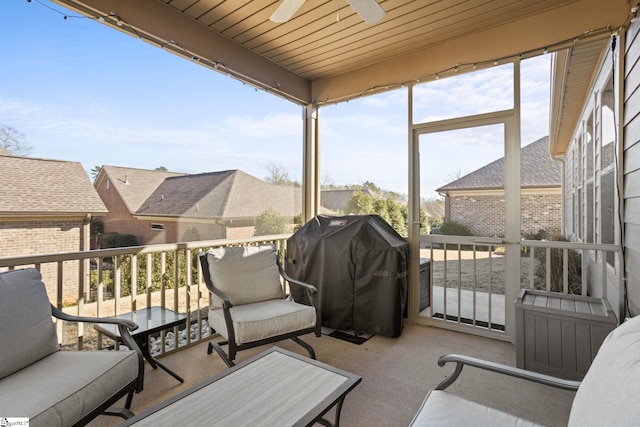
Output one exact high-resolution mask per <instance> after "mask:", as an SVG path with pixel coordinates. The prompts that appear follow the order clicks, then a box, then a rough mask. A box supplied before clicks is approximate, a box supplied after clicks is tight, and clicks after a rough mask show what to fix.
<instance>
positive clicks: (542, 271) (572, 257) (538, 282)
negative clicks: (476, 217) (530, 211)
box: [527, 230, 582, 295]
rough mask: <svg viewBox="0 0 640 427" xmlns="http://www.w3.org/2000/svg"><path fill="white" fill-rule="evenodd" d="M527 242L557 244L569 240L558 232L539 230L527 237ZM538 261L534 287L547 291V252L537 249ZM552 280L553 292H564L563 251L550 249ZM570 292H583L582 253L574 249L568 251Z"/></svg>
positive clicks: (536, 257)
mask: <svg viewBox="0 0 640 427" xmlns="http://www.w3.org/2000/svg"><path fill="white" fill-rule="evenodd" d="M527 240H548V241H556V242H568V241H569V240H568V239H567V238H566V237H564V236H563V235H561V234H560V233H559V232H558V231H556V230H539V231H538V232H537V233H534V234H530V235H528V236H527ZM534 257H535V259H536V261H537V262H536V264H537V265H536V269H535V273H534V274H535V278H534V281H533V283H534V286H535V287H536V289H542V290H544V289H546V286H547V285H546V280H545V279H546V274H547V267H546V265H547V251H546V250H545V249H544V248H536V250H535V252H534ZM549 260H550V269H549V271H550V275H551V277H550V279H551V291H552V292H563V285H562V280H563V278H562V276H563V250H562V249H554V248H552V249H550V254H549ZM567 261H568V267H567V270H568V271H567V272H568V291H569V293H570V294H577V295H579V294H580V293H581V292H582V257H581V255H580V253H579V252H578V251H576V250H574V249H569V250H568V256H567Z"/></svg>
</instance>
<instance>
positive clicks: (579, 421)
mask: <svg viewBox="0 0 640 427" xmlns="http://www.w3.org/2000/svg"><path fill="white" fill-rule="evenodd" d="M638 396H640V316H638V317H635V318H633V319H630V320H627V321H626V322H625V323H623V324H622V325H620V326H618V327H617V328H616V329H614V330H613V332H611V333H610V334H609V335H608V336H607V338H606V339H605V340H604V342H603V343H602V346H601V347H600V349H599V350H598V353H597V354H596V357H595V358H594V359H593V363H592V364H591V367H590V368H589V370H588V371H587V374H586V375H585V377H584V379H583V380H582V383H581V384H580V388H579V389H578V391H577V393H576V396H575V398H574V399H573V405H572V406H571V415H570V416H569V425H570V426H605V425H618V426H631V425H638V423H639V422H640V404H638Z"/></svg>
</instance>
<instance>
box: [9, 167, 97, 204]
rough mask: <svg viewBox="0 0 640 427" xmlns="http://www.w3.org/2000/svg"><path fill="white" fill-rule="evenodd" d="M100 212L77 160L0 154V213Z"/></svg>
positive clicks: (94, 193)
mask: <svg viewBox="0 0 640 427" xmlns="http://www.w3.org/2000/svg"><path fill="white" fill-rule="evenodd" d="M104 212H107V208H106V207H105V205H104V203H102V199H100V196H98V193H97V192H96V190H95V189H94V188H93V186H92V185H91V181H90V180H89V177H88V176H87V173H86V172H85V170H84V169H83V168H82V165H81V164H80V163H79V162H69V161H62V160H51V159H38V158H35V157H22V156H13V155H9V156H5V155H0V214H5V215H6V214H26V215H29V214H31V215H32V214H34V213H43V214H78V213H82V214H85V213H92V214H96V213H104Z"/></svg>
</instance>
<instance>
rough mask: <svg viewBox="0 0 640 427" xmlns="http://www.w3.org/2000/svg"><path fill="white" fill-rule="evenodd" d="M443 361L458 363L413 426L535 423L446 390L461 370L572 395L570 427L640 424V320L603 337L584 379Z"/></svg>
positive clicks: (467, 360) (450, 359)
mask: <svg viewBox="0 0 640 427" xmlns="http://www.w3.org/2000/svg"><path fill="white" fill-rule="evenodd" d="M447 363H455V364H456V367H455V370H454V372H453V374H452V375H451V376H450V377H449V378H446V379H445V380H444V381H443V382H441V383H440V384H439V385H438V386H436V388H435V390H432V391H431V392H429V394H428V395H427V397H426V398H425V400H424V402H423V403H422V407H421V408H420V410H419V411H418V413H417V414H416V416H415V418H414V419H413V421H412V422H411V426H415V427H418V426H419V427H424V426H456V427H460V426H471V425H474V426H479V425H483V426H484V425H486V426H515V425H518V426H529V425H537V424H535V423H532V422H530V421H527V420H524V419H522V418H519V417H517V416H515V415H512V414H509V413H506V412H503V411H498V410H496V409H492V408H489V407H487V406H484V405H480V404H478V403H475V402H471V401H468V400H466V399H463V398H460V397H457V396H455V395H453V394H451V393H448V392H446V391H445V389H446V388H447V387H448V386H450V385H451V384H452V383H453V382H454V381H456V379H457V378H458V376H459V375H460V373H461V371H462V368H463V367H464V366H471V367H475V368H480V369H484V370H488V371H492V372H496V373H499V374H503V375H508V376H512V377H516V378H521V379H524V380H529V381H534V382H537V383H541V384H546V385H549V386H551V387H557V388H561V389H565V390H573V391H576V395H575V397H574V399H573V403H572V406H571V411H570V413H569V423H568V425H569V426H570V427H578V426H579V427H582V426H610V425H615V426H632V425H638V422H639V420H640V405H639V404H638V396H640V316H639V317H636V318H633V319H630V320H628V321H626V322H625V323H623V324H622V325H621V326H619V327H617V328H616V329H614V330H613V331H612V332H611V333H610V334H609V335H608V336H607V338H606V339H605V340H604V342H603V343H602V346H601V347H600V349H599V350H598V353H597V354H596V357H595V358H594V359H593V362H592V364H591V366H590V368H589V370H588V371H587V373H586V375H585V377H584V379H583V380H582V381H571V380H565V379H561V378H557V377H553V376H550V375H546V374H540V373H536V372H531V371H526V370H524V369H519V368H514V367H511V366H505V365H501V364H497V363H492V362H488V361H485V360H481V359H475V358H471V357H466V356H459V355H447V356H442V357H441V358H440V359H439V360H438V365H439V366H444V365H445V364H447ZM540 409H541V410H544V408H540Z"/></svg>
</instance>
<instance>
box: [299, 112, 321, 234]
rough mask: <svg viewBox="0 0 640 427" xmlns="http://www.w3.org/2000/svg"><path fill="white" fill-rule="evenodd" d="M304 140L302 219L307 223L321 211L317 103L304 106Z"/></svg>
mask: <svg viewBox="0 0 640 427" xmlns="http://www.w3.org/2000/svg"><path fill="white" fill-rule="evenodd" d="M303 115H304V141H303V145H304V147H303V152H302V155H303V157H304V158H303V169H302V190H303V197H304V200H303V201H302V206H303V208H302V220H303V223H306V222H307V221H309V220H310V219H311V218H313V217H314V216H316V215H317V214H318V212H319V211H320V179H319V176H320V144H319V126H318V116H319V109H318V106H317V105H315V104H309V105H307V106H306V107H304V108H303Z"/></svg>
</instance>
